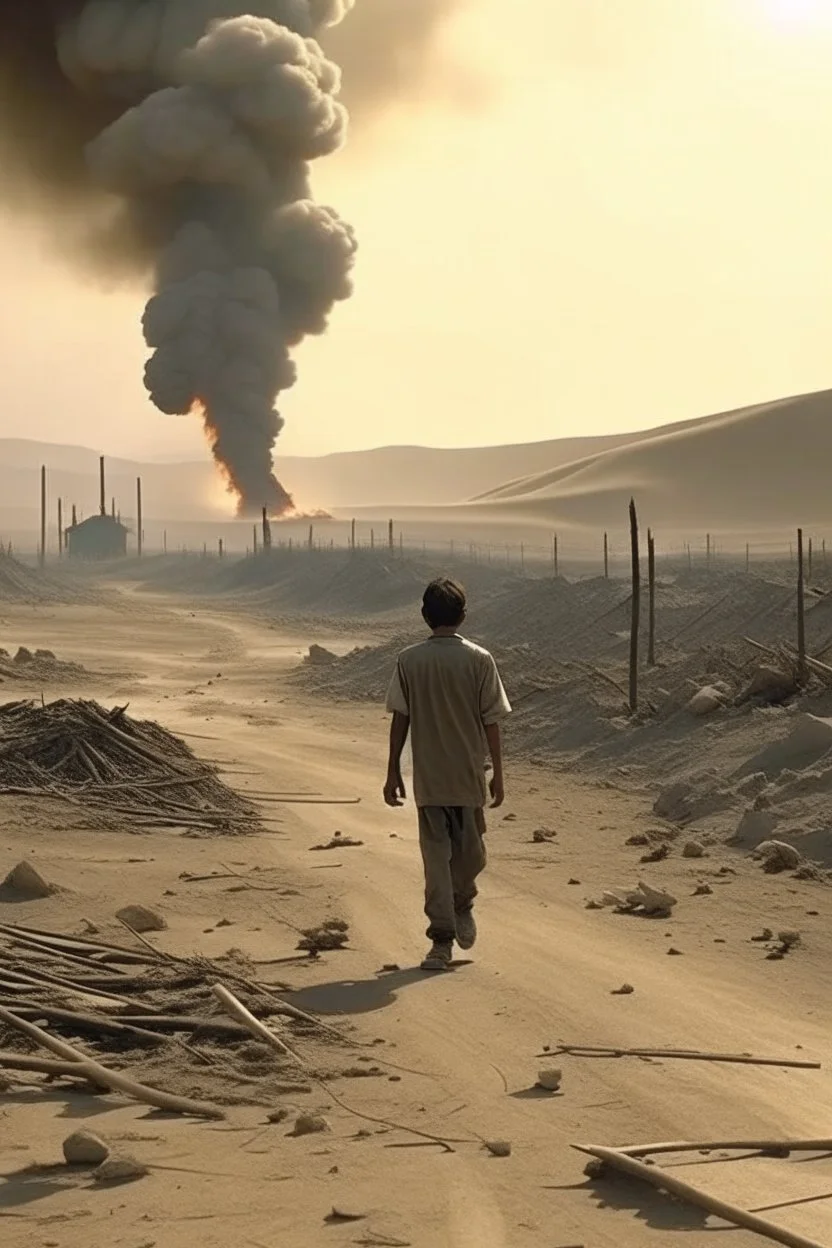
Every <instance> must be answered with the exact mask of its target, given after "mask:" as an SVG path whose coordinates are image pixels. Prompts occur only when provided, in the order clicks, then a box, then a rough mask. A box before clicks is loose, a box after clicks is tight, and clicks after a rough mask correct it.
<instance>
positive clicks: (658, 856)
mask: <svg viewBox="0 0 832 1248" xmlns="http://www.w3.org/2000/svg"><path fill="white" fill-rule="evenodd" d="M669 854H670V847H669V846H668V845H667V844H663V845H657V846H656V848H655V849H651V850H650V852H649V853H647V854H642V855H641V858H640V859H639V862H662V861H664V859H665V858H667V857H668V856H669Z"/></svg>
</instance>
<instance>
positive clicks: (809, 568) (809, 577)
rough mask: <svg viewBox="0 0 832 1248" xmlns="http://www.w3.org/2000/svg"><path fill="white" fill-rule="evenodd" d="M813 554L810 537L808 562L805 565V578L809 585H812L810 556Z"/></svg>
mask: <svg viewBox="0 0 832 1248" xmlns="http://www.w3.org/2000/svg"><path fill="white" fill-rule="evenodd" d="M813 553H814V551H813V546H812V539H811V537H810V538H809V562H808V564H807V565H806V577H807V579H808V581H809V584H810V585H811V584H812V555H813Z"/></svg>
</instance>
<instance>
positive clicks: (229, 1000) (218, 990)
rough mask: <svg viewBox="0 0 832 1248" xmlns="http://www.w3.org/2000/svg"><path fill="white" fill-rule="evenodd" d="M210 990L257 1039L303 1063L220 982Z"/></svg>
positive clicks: (226, 1009)
mask: <svg viewBox="0 0 832 1248" xmlns="http://www.w3.org/2000/svg"><path fill="white" fill-rule="evenodd" d="M211 991H212V992H213V994H214V996H215V997H216V998H217V1000H218V1001H219V1003H220V1005H222V1007H223V1009H224V1010H225V1011H226V1012H227V1013H228V1014H230V1015H231V1016H232V1018H236V1020H237V1022H238V1023H242V1025H243V1026H244V1027H245V1028H246V1029H247V1030H248V1031H250V1032H251V1034H252V1035H253V1036H257V1038H258V1040H263V1041H265V1043H266V1044H268V1045H269V1047H270V1048H272V1049H275V1050H276V1051H277V1052H278V1053H282V1054H283V1056H284V1057H290V1058H291V1059H292V1061H293V1062H297V1063H298V1065H299V1066H302V1065H303V1062H302V1061H301V1059H300V1057H299V1056H298V1055H297V1053H295V1052H294V1050H293V1049H290V1048H289V1046H288V1044H285V1043H284V1041H283V1040H281V1039H280V1037H279V1036H276V1035H275V1034H274V1032H273V1031H272V1030H271V1028H270V1027H267V1026H266V1024H265V1023H261V1022H260V1019H259V1018H255V1017H254V1015H253V1014H252V1013H251V1011H250V1010H247V1009H246V1007H245V1006H244V1005H243V1003H242V1001H238V1000H237V998H236V997H235V996H234V993H233V992H230V991H229V989H228V988H225V987H224V986H223V985H222V984H214V986H213V988H212V989H211Z"/></svg>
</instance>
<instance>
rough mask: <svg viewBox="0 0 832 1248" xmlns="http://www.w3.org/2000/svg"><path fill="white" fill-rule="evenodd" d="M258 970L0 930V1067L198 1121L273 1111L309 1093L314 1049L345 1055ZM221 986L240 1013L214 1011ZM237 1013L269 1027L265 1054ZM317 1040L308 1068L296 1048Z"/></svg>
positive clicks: (317, 1057)
mask: <svg viewBox="0 0 832 1248" xmlns="http://www.w3.org/2000/svg"><path fill="white" fill-rule="evenodd" d="M246 972H248V973H246ZM256 974H257V972H256V969H255V968H253V967H251V966H250V965H244V964H243V962H242V961H240V959H239V958H235V957H233V956H232V955H231V954H229V955H227V956H226V957H225V958H223V959H220V960H219V961H209V960H208V959H205V958H201V957H199V958H183V957H174V956H173V955H171V954H168V953H162V952H160V951H156V950H154V949H153V948H152V947H151V946H150V945H149V944H142V945H141V946H139V945H138V944H137V946H136V947H135V948H129V947H125V946H123V945H119V944H108V943H105V942H103V941H101V940H98V939H93V938H92V937H90V936H87V935H84V936H76V935H67V934H63V933H57V932H46V931H44V930H42V929H39V928H33V927H28V926H22V925H15V926H12V925H5V924H4V925H0V1072H2V1074H3V1075H4V1076H9V1077H11V1078H14V1079H17V1078H19V1075H18V1074H17V1073H16V1072H29V1073H36V1074H46V1075H49V1076H50V1077H53V1078H62V1079H63V1078H70V1079H75V1080H80V1081H81V1082H82V1083H83V1084H85V1085H87V1086H89V1085H93V1086H95V1087H97V1088H99V1089H101V1088H106V1089H109V1090H111V1091H117V1092H126V1093H127V1095H128V1096H131V1097H133V1098H134V1099H137V1100H145V1101H146V1102H147V1103H155V1104H157V1106H159V1107H160V1108H169V1109H171V1110H172V1111H174V1112H180V1113H186V1114H188V1113H194V1114H199V1115H200V1116H203V1117H218V1118H221V1117H223V1111H222V1109H221V1108H220V1107H221V1106H223V1105H229V1104H265V1105H270V1106H273V1105H274V1103H275V1099H276V1098H277V1097H279V1096H280V1095H281V1094H282V1093H286V1094H288V1093H290V1092H291V1093H300V1092H303V1091H308V1090H309V1087H308V1084H309V1081H310V1080H312V1081H313V1082H314V1081H315V1080H316V1079H317V1078H318V1076H317V1075H314V1072H315V1071H316V1070H320V1069H321V1067H322V1066H325V1060H326V1059H325V1053H322V1052H321V1051H320V1046H321V1045H326V1047H327V1049H329V1050H331V1049H332V1047H333V1045H334V1047H335V1048H336V1049H337V1050H339V1052H340V1053H344V1052H347V1051H348V1049H349V1047H350V1041H349V1040H348V1038H347V1037H345V1036H343V1035H342V1034H341V1033H340V1032H337V1031H336V1030H335V1029H334V1028H332V1027H329V1026H328V1025H326V1024H324V1023H322V1022H319V1021H318V1020H317V1019H316V1018H315V1017H314V1016H313V1015H311V1014H308V1013H305V1012H304V1011H302V1010H300V1009H297V1008H296V1007H294V1006H293V1005H290V1004H289V1003H287V1002H286V1001H285V1000H283V999H281V997H280V996H279V995H278V994H279V993H281V992H285V991H287V989H286V988H285V985H283V984H279V983H266V982H261V981H260V980H259V979H256V978H254V976H256ZM218 983H222V984H226V985H229V988H230V989H232V990H233V992H228V990H226V989H222V990H220V989H218V988H217V984H218ZM220 991H223V992H227V995H228V997H229V999H231V1000H232V1001H233V1002H234V1004H235V1005H236V1006H237V1007H241V1006H244V1009H242V1010H238V1012H237V1013H231V1014H229V1012H228V1011H227V1010H223V1006H222V1001H223V1000H224V998H223V997H219V999H218V994H219V992H220ZM240 1013H242V1014H244V1015H245V1016H246V1017H248V1018H253V1019H254V1020H257V1021H255V1026H256V1025H257V1022H258V1021H259V1020H268V1024H267V1027H268V1032H269V1033H270V1035H271V1037H272V1039H273V1040H274V1043H273V1044H272V1045H271V1047H268V1046H266V1045H264V1044H262V1043H260V1042H258V1040H257V1039H256V1038H253V1036H252V1030H251V1027H249V1026H245V1025H243V1024H242V1023H241V1022H240V1021H239V1016H240ZM44 1028H48V1031H46V1030H44ZM76 1044H77V1046H78V1047H75V1045H76ZM315 1044H317V1046H318V1048H319V1051H318V1052H310V1054H309V1058H308V1062H307V1058H306V1057H305V1056H304V1054H303V1053H301V1052H299V1051H298V1050H299V1048H302V1047H304V1046H306V1047H308V1046H310V1045H315ZM39 1048H46V1049H48V1050H50V1051H51V1052H50V1055H49V1056H48V1057H45V1056H44V1055H43V1054H42V1053H39V1052H38V1051H37V1050H38V1049H39ZM275 1049H277V1050H278V1051H277V1052H275V1051H274V1050H275ZM56 1059H57V1060H56ZM359 1060H360V1059H359ZM310 1072H312V1073H310ZM139 1081H140V1082H139ZM183 1094H184V1095H183ZM150 1097H152V1098H154V1099H153V1100H152V1101H151V1100H150V1099H149V1098H150ZM160 1098H161V1100H164V1101H166V1104H164V1105H163V1104H161V1101H160ZM87 1143H89V1141H86V1142H85V1145H84V1147H86V1145H87ZM76 1156H77V1154H76ZM96 1156H97V1154H96ZM79 1160H80V1159H79ZM90 1160H91V1159H90Z"/></svg>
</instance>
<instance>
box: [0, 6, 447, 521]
mask: <svg viewBox="0 0 832 1248" xmlns="http://www.w3.org/2000/svg"><path fill="white" fill-rule="evenodd" d="M467 2H468V0H0V169H2V176H1V177H0V199H3V200H5V201H6V203H8V204H11V205H12V206H13V207H16V208H19V209H21V210H22V211H25V212H26V213H29V214H33V213H37V214H39V215H41V217H45V219H46V220H47V222H48V223H49V226H50V230H51V232H52V233H53V236H54V237H55V240H56V242H57V243H58V244H59V245H60V246H61V247H63V248H64V249H65V250H66V251H67V252H68V253H70V255H71V256H72V258H73V260H75V261H80V263H81V264H82V265H83V266H85V267H86V268H87V269H88V270H90V271H96V272H100V273H102V274H104V275H106V276H107V277H115V278H123V277H128V278H140V279H141V280H143V281H146V282H148V283H149V284H150V285H151V286H152V288H153V290H154V292H155V293H154V294H153V296H152V298H151V299H150V302H149V303H148V306H147V309H146V312H145V315H144V318H143V328H144V334H145V338H146V341H147V344H148V347H149V348H150V349H151V351H152V355H151V357H150V359H149V361H148V364H147V368H146V375H145V382H146V386H147V389H148V391H149V393H150V395H151V398H152V399H153V402H154V403H155V404H156V406H157V407H158V408H160V409H161V410H162V411H165V412H170V413H186V412H189V411H192V410H198V411H200V412H201V413H202V414H203V416H204V420H205V424H206V429H207V431H208V434H209V438H210V441H211V445H212V448H213V450H214V454H215V456H216V458H217V460H218V462H219V463H220V465H221V466H222V467H223V469H224V471H225V473H226V475H227V477H228V481H229V485H230V487H231V488H232V489H233V490H234V492H235V493H236V494H237V497H238V499H239V501H240V510H241V511H242V512H247V511H255V510H259V508H260V507H261V506H262V505H263V504H264V503H265V504H266V505H267V506H268V508H269V509H270V511H271V512H272V513H273V514H279V513H280V512H281V511H284V510H286V509H288V507H289V506H290V505H291V500H290V499H289V497H288V495H287V494H286V493H285V491H284V490H283V489H282V487H281V486H280V485H279V483H278V482H277V481H276V479H275V477H274V475H273V472H272V450H273V447H274V443H275V439H276V438H277V435H278V433H279V431H280V428H281V426H282V423H283V422H282V419H281V417H280V415H279V413H278V411H277V408H276V401H277V396H278V395H279V394H280V392H281V391H283V390H285V389H287V388H288V387H290V386H291V385H293V383H294V381H295V368H294V364H293V361H292V358H291V351H292V348H293V347H294V346H296V345H297V344H298V343H299V342H300V341H301V340H302V339H303V338H304V337H305V336H306V335H307V334H319V333H321V332H323V331H324V329H325V328H326V325H327V320H328V317H329V314H330V312H331V310H332V307H333V305H334V304H335V303H336V302H337V301H339V300H342V299H346V298H348V297H349V295H350V292H351V270H352V266H353V261H354V253H355V249H356V243H355V238H354V235H353V232H352V230H351V229H350V227H349V226H348V225H347V224H346V223H345V222H343V221H342V220H341V219H340V218H339V216H338V215H337V213H336V212H335V211H334V210H333V209H331V208H326V207H322V206H320V205H318V204H316V203H314V201H313V199H312V193H311V187H310V163H311V162H312V161H314V160H315V159H317V158H319V157H322V156H326V155H328V154H329V153H332V152H334V151H335V150H336V149H337V148H338V147H340V145H341V144H342V143H343V141H344V138H345V134H346V125H347V114H346V110H345V108H344V107H343V105H342V104H341V103H340V102H339V98H340V87H341V73H340V71H339V69H338V68H337V66H336V63H335V62H334V61H333V60H332V59H330V57H331V56H334V57H335V60H339V59H340V60H342V61H343V63H344V64H345V65H346V66H347V72H348V82H349V89H348V91H347V93H346V99H347V102H348V103H349V104H350V105H351V106H353V107H354V108H355V110H356V112H357V114H358V117H359V119H362V118H363V119H366V118H367V117H369V116H372V115H378V114H379V113H380V112H383V110H384V106H385V104H386V103H387V102H388V101H389V100H391V99H394V98H398V97H400V95H401V94H402V93H405V94H406V93H407V91H408V89H412V90H416V91H419V90H421V88H422V87H423V85H424V82H425V77H426V75H425V66H426V62H428V60H429V58H428V55H427V54H428V52H429V50H430V48H431V46H432V42H433V39H434V37H435V35H436V33H437V31H438V29H439V27H440V25H441V23H442V22H443V20H445V19H447V17H449V16H451V15H452V14H453V12H454V11H455V10H456V9H457V8H458V7H460V6H462V5H464V4H465V3H467ZM354 3H355V6H356V7H355V9H354V10H353V5H354ZM345 18H346V20H345V21H344V20H343V19H345ZM342 21H343V25H341V24H340V23H341V22H342Z"/></svg>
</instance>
